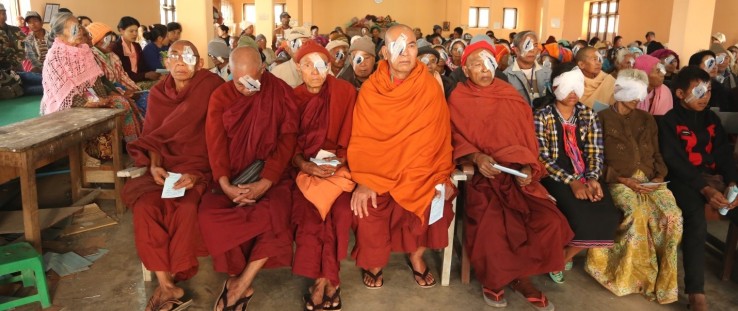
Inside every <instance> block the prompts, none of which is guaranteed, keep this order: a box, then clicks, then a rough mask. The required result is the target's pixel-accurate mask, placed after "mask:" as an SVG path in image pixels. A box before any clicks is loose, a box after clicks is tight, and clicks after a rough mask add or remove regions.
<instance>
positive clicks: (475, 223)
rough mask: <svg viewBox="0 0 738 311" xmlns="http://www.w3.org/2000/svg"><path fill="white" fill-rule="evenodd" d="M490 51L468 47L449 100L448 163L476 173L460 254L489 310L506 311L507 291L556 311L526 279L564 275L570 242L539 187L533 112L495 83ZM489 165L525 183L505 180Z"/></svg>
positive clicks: (568, 231) (509, 90)
mask: <svg viewBox="0 0 738 311" xmlns="http://www.w3.org/2000/svg"><path fill="white" fill-rule="evenodd" d="M478 36H479V35H478ZM494 51H495V48H494V47H493V46H492V45H490V44H489V43H488V42H487V41H484V40H482V41H478V42H476V43H474V44H471V45H469V47H467V49H466V51H464V54H463V57H462V60H461V64H462V69H463V71H464V74H465V75H466V76H467V77H468V80H467V81H466V82H464V83H459V84H458V86H457V87H456V89H455V90H454V91H453V93H451V97H450V98H449V110H450V112H451V122H452V124H453V130H452V139H453V146H454V154H453V156H454V158H455V159H456V160H467V161H470V162H473V163H474V164H475V165H476V168H477V170H476V173H475V174H474V177H472V179H471V181H469V182H468V183H467V184H466V186H467V187H466V194H467V204H466V212H465V216H466V217H465V219H464V223H465V225H464V229H465V231H466V232H465V235H466V240H465V243H464V245H463V247H465V248H466V249H467V250H468V251H469V254H470V255H469V257H470V262H471V265H472V266H473V267H474V272H475V273H476V276H477V279H478V280H479V282H480V283H482V297H483V299H484V301H485V302H486V303H487V304H488V305H490V306H493V307H505V306H507V299H506V298H505V291H504V288H505V286H507V285H510V287H511V288H512V289H513V290H514V291H515V292H518V293H519V294H521V295H522V296H524V297H525V298H526V300H527V301H528V302H529V303H530V304H531V305H532V306H533V307H535V308H536V309H538V310H554V305H553V304H552V303H551V302H550V301H549V300H548V299H547V298H546V296H545V295H544V294H543V293H541V292H540V291H539V290H538V289H536V288H535V286H534V285H533V283H532V282H531V281H530V276H532V275H536V274H541V273H546V272H549V271H551V270H557V269H561V268H563V266H564V256H563V255H564V254H563V253H562V252H561V250H562V249H563V247H564V246H566V244H567V243H568V242H569V241H570V240H571V238H572V237H573V235H572V232H571V229H569V226H568V224H567V222H566V218H565V217H564V216H563V215H562V214H561V212H560V211H559V210H558V209H557V208H556V205H555V203H554V202H553V201H552V200H551V199H550V198H549V196H548V193H547V192H546V189H545V188H543V186H542V185H541V183H540V181H541V178H542V177H543V176H545V175H546V169H545V167H544V166H543V165H542V164H541V162H539V161H538V146H537V142H536V135H535V132H534V131H533V128H532V127H531V126H530V124H531V123H532V122H533V115H532V111H531V109H530V106H529V105H528V103H527V102H526V101H525V100H524V99H523V98H522V97H521V96H520V94H518V92H517V90H515V88H513V87H512V86H511V85H510V84H508V83H507V82H504V81H502V80H500V79H498V78H497V77H496V76H495V69H496V67H497V62H496V60H495V59H494V56H493V53H494ZM472 120H476V122H470V121H472ZM494 164H499V165H502V166H505V167H509V168H512V169H516V170H519V171H521V172H522V173H524V174H526V177H515V176H513V175H511V174H507V173H502V172H501V171H500V170H498V169H497V168H495V167H494V166H493V165H494Z"/></svg>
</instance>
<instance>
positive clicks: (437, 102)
mask: <svg viewBox="0 0 738 311" xmlns="http://www.w3.org/2000/svg"><path fill="white" fill-rule="evenodd" d="M451 153H452V147H451V121H450V116H449V111H448V106H447V104H446V100H445V98H444V95H443V90H442V89H441V87H440V86H439V85H438V82H437V81H436V80H435V78H433V76H432V75H429V74H428V72H427V69H426V68H425V66H422V65H416V66H415V68H414V69H413V70H412V72H411V73H410V74H409V75H408V77H407V78H406V79H404V80H402V81H399V80H394V81H393V79H391V77H390V70H389V65H388V63H387V62H386V61H382V62H380V63H379V66H378V68H377V70H376V72H375V73H374V74H372V75H371V76H370V77H369V79H367V81H366V82H364V84H363V85H362V88H361V91H360V92H359V98H358V100H357V102H356V107H355V109H354V124H353V130H352V133H351V141H350V143H349V148H348V162H349V163H350V167H351V174H352V176H353V179H354V181H356V183H357V184H360V185H364V186H367V187H369V188H370V189H372V190H374V191H375V192H377V194H378V195H379V196H378V200H377V201H378V202H377V203H378V208H376V209H375V208H372V207H369V208H368V210H369V216H368V217H364V218H361V219H358V220H357V225H356V246H355V248H354V250H353V253H352V256H353V257H354V258H356V260H357V261H356V264H357V265H358V266H360V267H362V268H372V267H382V266H385V265H386V264H387V262H388V260H389V253H390V252H391V251H402V252H412V251H415V250H416V249H417V248H418V247H423V246H425V247H430V248H443V247H445V246H446V245H447V244H448V235H447V233H446V230H448V225H450V222H451V218H452V211H451V209H450V205H449V204H447V206H446V208H444V216H443V218H442V219H441V220H439V221H438V222H436V223H434V224H433V225H431V226H428V215H429V213H430V208H429V207H430V204H431V201H432V199H433V197H434V196H435V193H436V191H435V186H436V185H437V184H448V185H450V183H449V177H450V175H451V171H452V170H453V168H454V165H453V162H452V159H451ZM452 188H453V187H452V186H447V191H454V189H452Z"/></svg>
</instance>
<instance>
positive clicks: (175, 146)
mask: <svg viewBox="0 0 738 311" xmlns="http://www.w3.org/2000/svg"><path fill="white" fill-rule="evenodd" d="M222 83H223V79H221V78H220V77H218V76H216V75H215V74H213V73H211V72H209V71H207V70H200V71H198V72H197V73H195V75H194V76H193V77H192V79H191V80H190V82H189V84H187V86H186V87H185V88H184V89H183V90H181V91H180V92H177V90H176V89H175V86H174V79H173V78H172V77H171V76H168V77H167V78H166V79H165V80H164V81H162V82H160V83H158V84H156V85H155V86H154V87H153V88H152V89H151V91H150V93H149V99H148V105H149V106H148V111H147V113H146V119H145V121H144V126H143V132H142V134H141V136H140V137H139V139H138V140H136V141H134V142H131V143H129V144H128V154H130V156H131V157H132V158H133V159H134V161H135V163H136V166H139V167H144V166H146V167H147V166H150V165H151V159H150V158H149V152H156V153H158V154H159V155H161V166H162V167H163V168H164V169H166V170H167V171H170V172H176V173H187V174H192V175H197V176H199V177H201V180H202V181H203V182H205V183H206V182H208V181H209V180H210V164H209V162H208V149H207V145H206V143H205V117H206V115H207V110H208V105H207V103H208V98H210V94H212V93H213V91H214V90H215V89H216V88H218V86H220V85H221V84H222ZM147 185H148V182H146V181H145V180H144V179H142V178H134V179H133V180H131V181H129V182H128V184H127V185H126V188H125V190H124V192H123V198H124V201H125V202H126V203H127V204H128V203H133V202H135V200H136V199H137V198H138V196H139V195H140V194H142V193H146V192H148V191H152V190H154V189H161V187H160V186H157V185H155V184H153V185H148V186H147ZM148 188H152V189H148ZM126 190H128V191H126Z"/></svg>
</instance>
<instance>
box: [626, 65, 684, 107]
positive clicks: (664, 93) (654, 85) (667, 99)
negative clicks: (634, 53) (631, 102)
mask: <svg viewBox="0 0 738 311" xmlns="http://www.w3.org/2000/svg"><path fill="white" fill-rule="evenodd" d="M634 67H635V69H637V70H640V71H643V72H644V73H646V75H647V76H648V96H646V98H645V99H643V100H641V102H640V103H638V109H640V110H643V111H647V112H648V113H650V114H652V115H655V116H663V115H664V114H666V113H667V112H669V110H671V108H672V107H673V106H674V99H673V98H672V97H671V90H669V88H668V87H666V85H664V75H665V74H666V67H665V66H664V64H662V63H661V62H660V61H659V59H658V58H656V57H653V56H651V55H647V54H646V55H641V56H639V57H638V58H636V60H635V65H634Z"/></svg>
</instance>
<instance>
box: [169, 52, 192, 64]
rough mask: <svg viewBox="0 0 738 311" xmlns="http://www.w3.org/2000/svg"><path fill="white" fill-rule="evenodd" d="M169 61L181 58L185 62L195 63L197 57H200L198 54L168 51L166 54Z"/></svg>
mask: <svg viewBox="0 0 738 311" xmlns="http://www.w3.org/2000/svg"><path fill="white" fill-rule="evenodd" d="M167 57H168V58H169V60H170V61H173V62H176V61H179V60H182V61H183V62H184V63H185V64H187V63H196V62H197V59H198V58H200V55H197V54H192V55H180V54H172V53H170V54H169V55H168V56H167Z"/></svg>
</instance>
